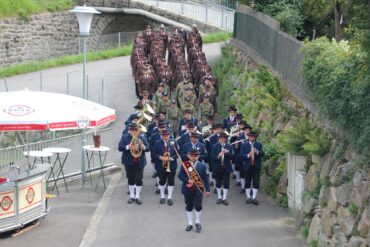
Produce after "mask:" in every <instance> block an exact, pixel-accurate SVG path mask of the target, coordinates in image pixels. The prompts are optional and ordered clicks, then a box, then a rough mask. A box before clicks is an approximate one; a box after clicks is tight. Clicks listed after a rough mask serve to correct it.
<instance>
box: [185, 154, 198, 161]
mask: <svg viewBox="0 0 370 247" xmlns="http://www.w3.org/2000/svg"><path fill="white" fill-rule="evenodd" d="M188 158H189V160H190V161H191V162H193V163H194V162H196V161H198V159H199V155H198V154H196V155H194V154H188Z"/></svg>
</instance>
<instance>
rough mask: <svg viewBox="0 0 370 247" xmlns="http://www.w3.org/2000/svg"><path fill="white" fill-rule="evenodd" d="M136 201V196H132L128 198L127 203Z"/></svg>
mask: <svg viewBox="0 0 370 247" xmlns="http://www.w3.org/2000/svg"><path fill="white" fill-rule="evenodd" d="M134 201H135V199H134V198H132V197H130V199H128V201H127V203H128V204H131V203H133V202H134Z"/></svg>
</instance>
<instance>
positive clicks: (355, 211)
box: [348, 203, 359, 215]
mask: <svg viewBox="0 0 370 247" xmlns="http://www.w3.org/2000/svg"><path fill="white" fill-rule="evenodd" d="M348 210H349V212H350V213H351V214H352V215H357V214H358V210H359V207H358V206H357V205H356V204H355V203H351V205H350V206H349V208H348Z"/></svg>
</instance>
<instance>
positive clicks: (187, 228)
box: [185, 225, 193, 232]
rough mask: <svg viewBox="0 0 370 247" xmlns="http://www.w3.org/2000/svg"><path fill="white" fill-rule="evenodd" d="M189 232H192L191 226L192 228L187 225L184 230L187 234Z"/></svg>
mask: <svg viewBox="0 0 370 247" xmlns="http://www.w3.org/2000/svg"><path fill="white" fill-rule="evenodd" d="M191 230H193V226H192V225H188V226H187V227H186V228H185V231H187V232H190V231H191Z"/></svg>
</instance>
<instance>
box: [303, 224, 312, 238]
mask: <svg viewBox="0 0 370 247" xmlns="http://www.w3.org/2000/svg"><path fill="white" fill-rule="evenodd" d="M309 232H310V227H309V226H307V225H303V226H302V227H301V236H302V238H304V239H307V238H308V234H309Z"/></svg>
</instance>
